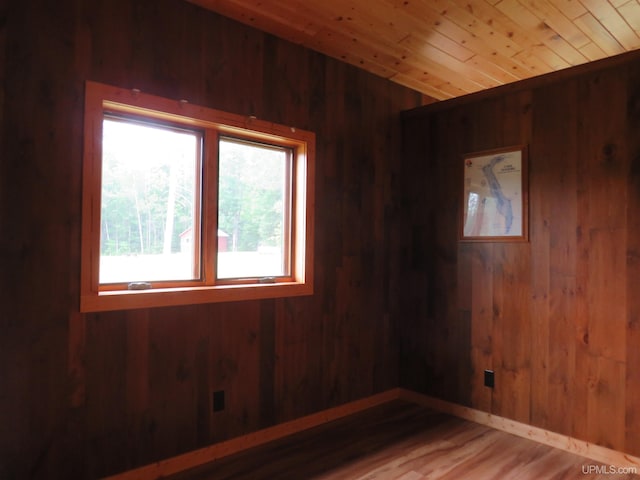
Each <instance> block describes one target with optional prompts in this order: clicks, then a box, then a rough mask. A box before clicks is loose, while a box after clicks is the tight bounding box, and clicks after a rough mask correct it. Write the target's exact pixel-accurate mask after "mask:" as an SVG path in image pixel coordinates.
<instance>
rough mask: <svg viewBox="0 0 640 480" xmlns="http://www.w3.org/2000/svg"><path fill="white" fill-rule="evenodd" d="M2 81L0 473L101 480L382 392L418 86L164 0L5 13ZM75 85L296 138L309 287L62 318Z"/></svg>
mask: <svg viewBox="0 0 640 480" xmlns="http://www.w3.org/2000/svg"><path fill="white" fill-rule="evenodd" d="M7 8H8V10H7ZM7 12H8V13H7ZM6 13H7V14H6ZM5 14H6V15H5ZM5 17H6V18H5ZM0 79H1V80H2V84H3V89H2V92H1V93H0V139H2V143H1V144H0V149H1V150H0V221H1V224H2V228H3V235H2V236H0V255H1V256H2V257H1V259H0V260H1V262H0V263H1V265H2V270H3V273H2V286H3V288H2V289H0V300H2V301H1V302H0V304H1V305H2V307H0V321H1V322H2V327H3V334H2V335H0V342H1V345H0V346H1V348H0V355H1V356H2V362H0V364H1V365H2V367H0V368H2V373H1V374H0V382H1V387H2V388H0V411H3V412H4V413H5V414H6V417H8V419H7V422H6V423H5V425H6V426H7V427H8V428H6V429H3V430H2V432H1V433H0V445H1V446H2V448H0V456H1V458H0V477H2V478H7V479H10V480H13V479H18V478H19V479H23V478H74V479H75V478H77V479H82V478H99V477H102V476H105V475H108V474H113V473H117V472H119V471H123V470H126V469H129V468H133V467H136V466H140V465H143V464H147V463H150V462H153V461H157V460H160V459H162V458H164V457H168V456H173V455H178V454H180V453H183V452H185V451H188V450H191V449H194V448H198V447H203V446H206V445H208V444H210V443H212V442H215V441H220V440H225V439H228V438H231V437H234V436H237V435H241V434H246V433H250V432H252V431H254V430H256V429H259V428H261V427H264V426H269V425H273V424H274V423H277V422H282V421H287V420H290V419H293V418H295V417H298V416H301V415H305V414H310V413H313V412H317V411H319V410H322V409H325V408H329V407H332V406H335V405H338V404H341V403H344V402H348V401H351V400H356V399H358V398H361V397H365V396H368V395H371V394H374V393H377V392H379V391H382V390H384V389H387V388H391V387H394V386H397V378H398V346H397V338H398V337H397V326H396V325H397V318H398V315H399V311H400V308H401V307H402V305H401V303H400V301H399V300H398V299H397V297H396V296H395V295H392V294H390V293H389V289H390V287H389V285H395V286H396V289H398V288H399V285H401V274H402V271H401V267H400V262H398V261H397V259H398V258H399V257H400V256H401V255H402V254H401V253H400V245H401V244H402V242H403V241H404V239H403V238H402V227H401V226H400V225H401V224H400V223H398V222H399V221H398V219H396V218H395V217H394V215H393V214H392V213H393V212H395V211H399V210H401V208H400V207H399V202H400V199H401V198H402V195H401V192H402V188H403V187H402V185H401V184H400V182H399V181H397V178H394V175H395V176H397V175H398V172H399V170H400V156H401V155H400V154H401V145H400V143H401V137H400V121H399V114H400V112H401V111H402V110H405V109H409V108H413V107H416V106H418V105H420V103H421V102H422V95H420V94H418V93H416V92H414V91H411V90H409V89H406V88H404V87H400V86H398V85H395V84H391V83H390V82H388V81H386V80H383V79H379V78H375V77H373V76H371V75H369V74H367V73H364V72H361V71H358V70H356V69H355V68H353V67H350V66H347V65H346V64H343V63H340V62H338V61H336V60H331V59H328V58H326V57H324V56H322V55H320V54H317V53H314V52H311V51H309V50H306V49H304V48H302V47H300V46H297V45H293V44H289V43H286V42H284V41H281V40H279V39H277V38H275V37H271V36H269V35H267V34H264V33H262V32H259V31H257V30H254V29H251V28H249V27H246V26H242V25H240V24H237V23H235V22H233V21H231V20H228V19H225V18H223V17H220V16H218V15H215V14H213V13H210V12H207V11H205V10H202V9H200V8H198V7H196V6H194V5H192V4H190V3H188V2H184V1H182V0H160V1H156V0H139V1H138V0H136V1H132V0H108V1H107V0H96V1H95V2H84V1H81V0H63V1H60V2H57V3H56V4H55V5H54V4H50V3H47V2H44V1H42V0H35V1H34V2H29V5H27V4H20V3H19V2H11V6H10V8H9V7H6V8H5V6H4V5H3V6H2V7H0ZM86 80H93V81H100V82H104V83H109V84H113V85H116V86H119V87H124V88H139V89H141V90H143V91H147V92H149V93H152V94H157V95H163V96H167V97H170V98H177V99H186V100H188V101H190V102H191V103H195V104H203V105H206V106H208V107H212V108H218V109H222V110H226V111H230V112H232V113H236V114H245V115H256V116H258V117H259V118H261V119H263V120H267V121H274V122H280V123H284V124H287V125H292V126H298V127H301V128H305V129H309V130H312V131H314V132H315V133H316V135H317V178H316V198H317V206H316V238H315V244H316V246H317V249H316V252H315V259H316V264H317V265H316V273H315V274H316V278H315V285H316V292H315V294H314V295H313V296H310V297H304V298H295V299H276V300H265V301H260V302H247V303H243V302H238V303H230V304H224V305H199V306H184V307H179V308H166V309H145V310H139V311H119V312H110V313H108V314H101V313H95V314H89V315H81V314H79V313H78V276H79V261H80V257H79V225H80V220H81V218H80V205H81V204H80V175H81V167H80V166H81V156H82V118H83V104H82V99H83V88H84V82H85V81H86ZM7 118H11V121H10V122H8V121H6V119H7ZM7 277H9V278H7ZM5 287H6V288H5ZM5 327H6V328H5ZM5 373H6V374H5ZM217 390H224V391H225V394H226V406H225V409H224V410H223V411H221V412H215V413H214V412H212V393H213V392H214V391H217ZM5 447H6V448H5Z"/></svg>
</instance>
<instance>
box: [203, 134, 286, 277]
mask: <svg viewBox="0 0 640 480" xmlns="http://www.w3.org/2000/svg"><path fill="white" fill-rule="evenodd" d="M218 156H219V161H218V179H219V180H218V229H219V230H218V249H217V262H216V264H217V278H218V279H242V278H265V277H288V276H290V264H291V234H290V233H291V208H290V206H291V190H292V189H291V184H292V151H291V149H290V148H286V147H280V146H274V145H268V144H264V143H258V142H248V141H246V140H243V139H238V138H231V137H221V138H220V142H219V148H218Z"/></svg>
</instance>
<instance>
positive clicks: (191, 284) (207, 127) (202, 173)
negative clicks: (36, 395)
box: [80, 82, 315, 311]
mask: <svg viewBox="0 0 640 480" xmlns="http://www.w3.org/2000/svg"><path fill="white" fill-rule="evenodd" d="M86 87H87V88H86V95H85V130H84V137H85V144H84V162H83V197H82V203H83V208H82V210H83V215H82V252H81V279H80V291H81V296H80V309H81V311H104V310H116V309H126V308H141V307H154V306H168V305H183V304H191V303H210V302H224V301H238V300H248V299H260V298H275V297H285V296H298V295H309V294H312V293H313V232H314V221H313V220H314V218H313V217H314V215H313V213H314V212H313V210H314V207H313V206H314V174H315V165H314V155H315V136H314V134H313V133H311V132H308V131H304V130H300V129H296V128H291V127H288V126H283V125H278V124H273V123H270V122H265V121H261V120H258V119H256V118H255V117H253V116H250V117H243V116H239V115H234V114H229V113H226V112H220V111H217V110H212V109H209V108H205V107H201V106H197V105H191V104H189V103H188V102H186V101H184V100H180V101H175V100H169V99H165V98H161V97H156V96H152V95H149V94H145V93H141V92H140V91H138V90H126V89H120V88H116V87H112V86H108V85H103V84H99V83H95V82H87V84H86ZM111 121H113V122H124V123H131V124H136V123H140V124H142V125H143V126H146V127H149V126H152V127H153V128H155V129H159V130H161V131H163V132H178V133H180V134H185V133H186V134H187V135H188V136H192V138H193V139H194V142H195V143H196V144H197V145H198V149H199V151H198V153H197V154H196V155H195V158H196V160H190V162H191V161H192V162H193V163H191V165H192V167H193V168H191V167H190V168H189V170H190V171H191V172H192V175H193V177H192V178H193V184H194V191H193V192H189V194H188V195H189V197H191V193H193V219H194V220H193V230H192V231H191V232H188V230H189V228H186V229H185V230H183V231H182V232H180V233H186V235H185V236H189V237H190V238H189V239H185V247H186V248H187V251H188V252H193V253H188V256H189V257H190V258H193V260H192V261H191V260H190V261H187V262H185V264H186V265H187V267H183V268H184V270H183V272H185V271H188V274H187V273H183V274H181V275H175V274H166V273H163V274H161V275H159V276H155V277H152V276H150V275H148V274H144V275H137V274H136V275H133V274H126V275H121V276H120V277H117V278H113V277H111V278H110V277H108V275H107V273H106V272H104V274H101V260H102V259H101V256H102V253H101V245H102V244H106V243H108V242H107V240H108V239H109V238H110V239H112V240H113V236H112V234H113V231H111V232H110V233H109V235H111V236H108V235H107V233H106V232H104V233H103V224H102V221H101V214H102V202H103V191H102V189H103V184H102V181H103V153H104V150H105V148H106V149H107V150H109V148H110V147H109V146H108V145H107V146H106V147H105V146H104V145H103V143H105V137H104V130H105V123H107V124H108V123H109V122H111ZM109 127H110V126H108V127H107V129H108V128H109ZM108 137H109V134H108V132H107V142H106V143H108ZM226 142H230V143H234V144H238V145H245V146H251V147H253V148H258V149H265V150H269V149H272V150H273V151H276V152H280V153H279V155H281V156H282V155H283V156H284V157H285V158H286V159H287V160H286V161H283V162H280V161H277V162H276V161H275V160H274V162H275V163H277V164H279V166H278V167H277V168H276V170H278V171H279V173H282V170H283V169H284V172H285V173H284V175H282V179H283V184H284V185H283V186H282V188H281V189H280V190H278V195H282V204H281V205H279V207H278V209H277V211H276V213H277V215H278V216H280V215H282V226H283V229H282V232H281V233H273V232H272V234H271V238H269V235H267V236H266V237H265V238H264V239H262V240H261V242H262V243H263V244H264V245H263V247H271V250H269V249H268V248H267V249H266V250H267V251H273V250H280V249H281V248H282V251H283V254H282V258H281V259H279V260H278V261H277V262H276V263H277V266H276V267H273V265H274V264H272V266H271V267H270V268H269V269H268V270H265V271H262V270H257V269H256V270H254V271H251V272H250V275H248V276H247V275H245V274H239V273H237V272H235V273H232V274H225V273H223V272H222V271H221V272H220V273H221V275H218V269H217V263H218V260H219V259H218V253H217V252H218V249H219V248H220V245H221V243H222V237H223V236H224V235H225V234H226V232H224V231H223V230H222V229H220V228H219V227H218V202H219V201H221V200H222V197H219V196H218V188H219V183H218V182H219V180H220V178H219V172H218V169H219V167H220V165H219V162H218V159H219V155H218V152H219V149H220V148H222V149H224V148H225V144H226ZM103 147H105V148H103ZM285 152H286V153H285ZM189 157H190V158H193V157H192V153H189ZM283 163H284V167H282V164H283ZM107 168H109V166H108V165H107ZM165 168H166V165H165ZM272 168H273V167H272ZM185 171H186V170H185ZM223 174H224V172H223ZM125 183H126V182H125ZM267 183H269V182H267ZM272 183H273V182H272ZM164 188H165V189H166V186H165V187H164ZM272 193H273V192H272ZM105 195H106V194H105ZM165 200H167V199H166V198H165ZM105 202H107V199H106V196H105ZM107 203H108V202H107ZM168 203H169V202H167V204H168ZM276 203H278V202H276ZM105 208H108V205H107V206H106V207H105ZM160 217H161V220H162V219H164V220H166V218H168V217H169V215H163V214H160ZM159 223H160V224H162V221H160V222H159ZM165 226H166V224H165ZM173 228H174V232H173V235H172V237H175V234H176V233H177V230H178V229H180V230H181V229H182V226H176V225H175V224H174V226H173ZM279 229H280V227H278V230H279ZM266 230H270V229H268V228H267V229H266ZM138 236H140V235H139V232H138ZM274 238H277V239H278V242H275V247H274V243H272V244H271V245H268V243H270V241H271V240H273V239H274ZM103 239H104V242H103ZM227 241H228V240H227ZM191 242H193V243H192V244H193V245H194V247H193V250H189V249H190V248H192V247H187V245H186V244H189V243H191ZM110 245H111V246H113V245H112V244H110ZM170 248H171V250H172V253H176V252H174V250H175V249H176V248H177V247H176V240H175V238H174V239H173V240H172V241H171V247H170ZM163 249H164V241H163ZM264 250H265V248H263V251H264ZM107 253H108V252H107V250H105V255H104V256H105V257H106V256H107ZM146 253H148V251H145V254H146ZM165 267H166V265H165ZM102 268H104V267H102ZM265 273H266V274H267V275H263V274H265ZM133 278H135V280H132V279H133ZM129 280H131V281H129ZM105 282H109V283H105ZM111 282H114V283H111ZM132 282H134V283H135V285H132ZM138 287H141V288H142V289H138Z"/></svg>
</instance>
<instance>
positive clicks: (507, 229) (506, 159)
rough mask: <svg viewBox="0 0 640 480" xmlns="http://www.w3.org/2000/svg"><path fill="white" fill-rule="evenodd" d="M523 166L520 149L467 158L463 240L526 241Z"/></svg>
mask: <svg viewBox="0 0 640 480" xmlns="http://www.w3.org/2000/svg"><path fill="white" fill-rule="evenodd" d="M524 166H525V164H524V158H523V149H522V148H520V147H518V148H517V149H516V148H513V149H510V150H502V151H492V152H485V153H479V154H472V155H469V156H466V157H465V159H464V209H463V211H464V214H463V222H462V239H463V240H474V239H476V240H478V239H480V240H482V239H491V238H494V239H513V240H517V239H524V238H525V237H526V223H525V222H526V218H525V217H526V215H525V214H526V212H525V202H524V192H523V178H524Z"/></svg>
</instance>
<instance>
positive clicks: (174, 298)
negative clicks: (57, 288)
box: [80, 282, 313, 312]
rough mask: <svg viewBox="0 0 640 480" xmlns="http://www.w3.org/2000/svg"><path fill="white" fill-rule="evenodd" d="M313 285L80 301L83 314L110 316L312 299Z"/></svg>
mask: <svg viewBox="0 0 640 480" xmlns="http://www.w3.org/2000/svg"><path fill="white" fill-rule="evenodd" d="M312 294H313V286H312V285H310V284H309V283H297V282H290V283H275V284H268V285H265V284H260V285H219V286H215V287H182V288H157V289H152V290H118V291H108V292H98V293H96V294H93V295H83V296H81V297H80V311H81V312H106V311H111V310H131V309H136V308H154V307H169V306H176V305H194V304H199V303H220V302H238V301H244V300H260V299H265V298H281V297H299V296H304V295H312Z"/></svg>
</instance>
